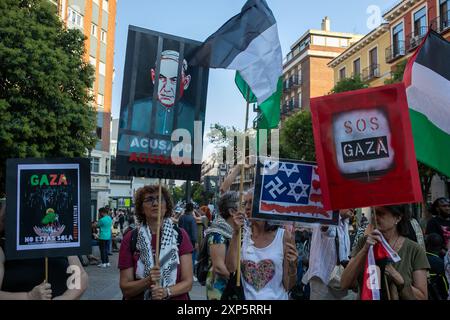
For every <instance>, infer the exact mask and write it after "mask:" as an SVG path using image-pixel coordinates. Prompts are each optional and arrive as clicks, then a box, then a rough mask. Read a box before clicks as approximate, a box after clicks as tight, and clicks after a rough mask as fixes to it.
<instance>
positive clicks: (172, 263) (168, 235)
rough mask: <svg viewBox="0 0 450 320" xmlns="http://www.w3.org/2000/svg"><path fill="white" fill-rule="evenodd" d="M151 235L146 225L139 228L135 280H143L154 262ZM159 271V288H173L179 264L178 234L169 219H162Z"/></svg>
mask: <svg viewBox="0 0 450 320" xmlns="http://www.w3.org/2000/svg"><path fill="white" fill-rule="evenodd" d="M151 240H152V233H151V230H150V228H149V227H148V225H146V224H145V225H142V226H141V227H140V228H139V232H138V236H137V242H136V249H137V250H139V252H140V256H139V260H138V262H137V267H136V278H138V279H144V278H146V277H148V276H149V275H150V270H151V269H152V268H153V266H154V264H155V262H154V258H153V250H152V241H151ZM159 261H160V270H161V287H163V288H165V287H168V286H173V285H174V284H175V283H176V280H177V267H178V264H179V263H180V258H179V255H178V232H177V230H175V228H174V225H173V222H172V220H171V219H164V222H163V227H162V230H161V249H160V253H159Z"/></svg>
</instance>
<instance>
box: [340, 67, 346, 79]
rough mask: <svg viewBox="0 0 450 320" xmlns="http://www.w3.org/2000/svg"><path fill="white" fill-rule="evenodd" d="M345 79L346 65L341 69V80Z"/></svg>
mask: <svg viewBox="0 0 450 320" xmlns="http://www.w3.org/2000/svg"><path fill="white" fill-rule="evenodd" d="M343 79H345V67H344V68H342V69H340V70H339V80H343Z"/></svg>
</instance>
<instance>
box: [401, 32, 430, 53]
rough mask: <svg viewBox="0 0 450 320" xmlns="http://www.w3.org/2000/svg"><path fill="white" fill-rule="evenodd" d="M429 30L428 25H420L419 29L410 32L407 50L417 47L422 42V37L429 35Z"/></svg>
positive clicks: (407, 37)
mask: <svg viewBox="0 0 450 320" xmlns="http://www.w3.org/2000/svg"><path fill="white" fill-rule="evenodd" d="M427 32H428V27H420V28H419V29H418V30H415V31H414V32H412V33H410V34H408V35H407V36H406V51H408V52H409V51H413V50H414V49H416V48H417V47H418V46H419V45H420V43H421V42H422V39H423V38H424V37H425V36H426V35H427Z"/></svg>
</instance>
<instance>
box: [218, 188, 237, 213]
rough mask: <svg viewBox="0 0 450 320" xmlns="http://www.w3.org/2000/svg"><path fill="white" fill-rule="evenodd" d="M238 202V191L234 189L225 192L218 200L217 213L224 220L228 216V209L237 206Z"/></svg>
mask: <svg viewBox="0 0 450 320" xmlns="http://www.w3.org/2000/svg"><path fill="white" fill-rule="evenodd" d="M238 203H239V193H237V192H236V191H228V192H225V193H224V194H223V195H222V196H221V197H220V200H219V203H218V205H217V206H218V207H219V213H220V215H221V216H222V218H224V219H225V220H226V219H228V218H229V217H230V214H229V212H228V209H232V208H235V209H236V208H237V205H238Z"/></svg>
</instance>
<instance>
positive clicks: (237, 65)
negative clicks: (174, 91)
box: [190, 0, 283, 109]
mask: <svg viewBox="0 0 450 320" xmlns="http://www.w3.org/2000/svg"><path fill="white" fill-rule="evenodd" d="M190 64H191V65H200V66H204V67H209V68H223V69H231V70H237V71H239V73H240V75H241V76H242V79H243V80H244V81H245V83H247V84H248V86H249V87H250V90H251V91H252V93H253V94H254V96H255V98H256V101H257V102H258V104H259V105H262V104H263V103H264V102H265V101H266V100H267V99H269V98H271V97H272V95H273V94H275V93H276V92H277V91H278V88H279V86H278V83H279V79H280V77H281V76H282V73H283V67H282V54H281V46H280V40H279V38H278V28H277V23H276V21H275V17H274V16H273V13H272V11H271V10H270V8H269V7H268V5H267V3H266V1H265V0H248V1H247V2H246V4H245V5H244V7H243V8H242V10H241V13H239V14H238V15H236V16H234V17H233V18H231V19H230V20H228V21H227V22H226V23H225V24H224V25H223V26H222V27H221V28H220V29H219V30H217V31H216V32H215V33H214V34H213V35H211V36H210V37H209V38H208V39H206V41H205V42H204V43H203V45H202V46H201V47H200V48H199V50H198V51H197V52H196V53H195V54H194V56H193V57H192V58H191V59H190ZM280 92H281V91H280ZM279 107H280V106H279V104H278V109H279Z"/></svg>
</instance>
